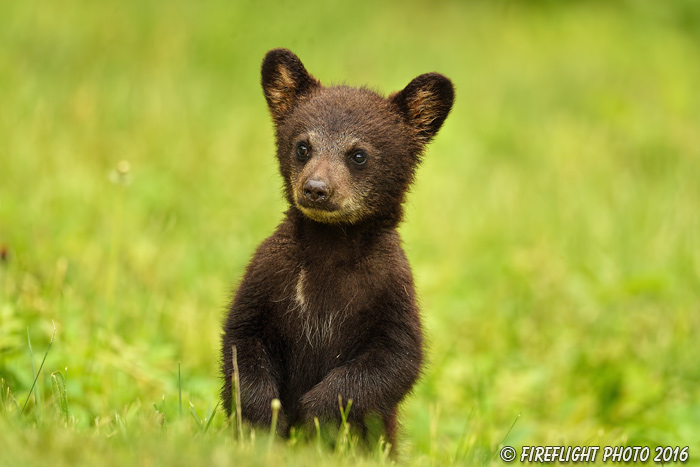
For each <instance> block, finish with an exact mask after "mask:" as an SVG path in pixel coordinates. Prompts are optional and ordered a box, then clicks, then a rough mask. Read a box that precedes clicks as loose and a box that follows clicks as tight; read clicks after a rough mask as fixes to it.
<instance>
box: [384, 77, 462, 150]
mask: <svg viewBox="0 0 700 467" xmlns="http://www.w3.org/2000/svg"><path fill="white" fill-rule="evenodd" d="M454 98H455V91H454V87H453V86H452V81H450V80H449V79H448V78H447V77H445V76H443V75H441V74H439V73H426V74H424V75H420V76H418V77H417V78H415V79H414V80H413V81H411V82H410V83H408V86H406V87H405V88H404V89H403V90H402V91H399V92H397V93H395V94H392V95H391V96H389V101H390V102H391V103H392V104H394V105H395V106H396V107H397V108H398V110H399V112H400V113H401V115H402V116H403V117H404V121H405V122H406V123H407V124H408V125H409V126H410V127H411V128H412V129H413V130H414V131H415V135H416V138H417V139H418V141H419V143H420V144H427V143H428V142H429V141H430V140H431V139H433V137H434V136H435V135H436V134H437V132H438V130H439V129H440V127H441V126H442V123H443V122H444V121H445V119H446V118H447V114H449V113H450V109H452V103H453V102H454Z"/></svg>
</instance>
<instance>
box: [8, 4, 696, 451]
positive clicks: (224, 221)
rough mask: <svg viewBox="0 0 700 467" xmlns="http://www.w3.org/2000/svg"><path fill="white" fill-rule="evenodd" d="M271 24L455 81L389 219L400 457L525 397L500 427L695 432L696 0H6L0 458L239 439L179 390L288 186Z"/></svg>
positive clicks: (542, 433) (608, 436)
mask: <svg viewBox="0 0 700 467" xmlns="http://www.w3.org/2000/svg"><path fill="white" fill-rule="evenodd" d="M280 46H283V47H288V48H290V49H292V50H293V51H294V52H295V53H297V54H298V55H299V56H300V58H301V59H302V61H303V62H304V63H305V65H306V67H307V68H308V69H309V71H310V72H311V73H313V74H314V75H315V76H316V77H318V78H319V79H320V80H321V81H322V82H324V83H326V84H330V83H341V82H345V83H348V84H351V85H365V84H367V85H369V86H371V87H372V88H374V89H377V90H379V91H380V92H382V93H385V94H388V93H389V92H392V91H395V90H399V89H401V88H402V87H403V86H405V85H406V84H407V83H408V82H409V81H410V80H411V79H412V78H414V77H415V76H417V75H418V74H421V73H424V72H429V71H439V72H441V73H443V74H445V75H447V76H448V77H450V78H451V79H452V80H453V81H454V83H455V86H456V90H457V99H456V103H455V107H454V109H453V111H452V114H451V115H450V117H449V118H448V119H447V121H446V123H445V125H444V127H443V129H442V130H441V132H440V133H439V135H438V136H437V138H436V140H435V142H434V143H433V144H432V145H431V147H430V148H429V150H428V153H427V155H426V157H425V161H424V164H423V166H422V167H421V169H420V171H419V174H418V178H417V182H416V184H415V186H414V188H413V190H412V193H411V194H410V196H409V198H408V203H407V215H406V220H405V223H404V224H403V225H402V227H401V233H402V236H403V239H404V242H405V249H406V251H407V254H408V256H409V259H410V261H411V263H412V265H413V270H414V274H415V276H416V283H417V289H418V292H419V295H420V297H421V302H422V308H423V314H424V319H425V324H426V330H427V337H428V341H429V358H430V363H429V365H428V366H427V367H426V370H425V375H424V377H423V379H422V381H421V383H420V384H419V385H418V386H417V388H416V390H415V394H414V395H413V396H412V397H410V398H409V399H407V401H406V402H405V404H404V405H403V422H404V430H403V431H404V433H403V438H404V439H403V444H402V450H403V452H404V454H403V456H404V457H403V459H404V460H405V461H407V462H411V463H433V464H435V463H449V462H455V463H461V462H464V463H478V464H489V463H494V464H500V463H501V462H500V460H499V459H498V458H497V457H495V458H494V455H495V454H496V453H497V448H498V447H499V445H500V444H499V443H501V442H502V441H503V440H504V437H506V433H508V430H509V428H510V427H511V425H512V424H513V421H514V420H516V418H517V417H518V415H520V417H519V418H518V419H517V422H516V424H515V426H514V427H513V429H512V431H511V432H510V433H509V434H508V436H507V440H506V441H507V442H506V443H505V444H510V445H513V446H516V447H517V448H518V449H519V446H521V445H545V444H550V445H551V444H566V445H580V444H591V445H606V444H630V445H640V444H641V445H648V446H652V447H653V446H656V445H672V446H676V445H681V446H685V445H690V446H691V459H692V458H693V457H695V456H700V434H699V433H700V431H699V428H700V363H699V362H700V350H699V349H700V347H699V346H698V336H700V305H699V304H700V215H699V213H700V123H699V122H700V97H699V96H700V93H699V92H698V89H699V88H698V86H699V83H700V4H699V3H697V2H695V1H690V0H688V1H675V2H641V1H631V0H630V1H627V2H625V1H580V2H574V1H572V2H563V1H559V2H556V1H493V2H486V1H474V2H466V1H464V2H458V1H442V0H435V1H431V2H419V1H415V0H409V1H403V2H398V1H395V2H371V1H355V2H352V3H344V2H338V1H327V2H322V1H311V2H291V1H282V2H272V1H257V2H252V1H249V2H243V1H236V2H231V1H209V0H207V1H200V2H185V1H167V2H166V1H161V2H157V1H137V0H133V1H116V0H105V1H100V2H89V1H83V2H81V1H75V0H56V1H43V2H37V1H10V0H0V249H2V251H0V254H1V255H2V259H0V377H1V378H3V379H4V383H3V396H2V397H3V398H2V409H0V414H3V415H2V416H0V430H1V431H2V436H0V448H1V449H0V450H2V451H4V456H5V457H4V461H0V464H2V463H3V462H5V463H6V464H7V465H10V464H15V463H19V462H22V463H25V464H32V463H40V460H41V459H42V457H41V456H42V455H44V456H45V455H49V454H50V455H51V456H52V457H53V458H54V462H55V463H56V464H58V465H62V463H64V462H65V463H70V462H73V461H75V460H76V459H78V460H82V461H84V462H90V459H93V458H95V459H97V458H99V459H101V461H104V462H107V463H110V462H113V463H115V464H123V463H124V462H128V461H129V459H132V457H129V456H133V459H138V460H140V461H143V462H145V463H152V464H158V463H174V464H179V463H182V464H191V463H194V462H198V461H199V462H202V463H207V464H212V465H214V464H227V463H230V461H231V459H232V458H238V459H240V458H241V457H240V456H242V455H243V454H241V453H242V452H243V451H242V448H241V447H240V446H239V445H236V444H235V443H231V442H230V438H231V436H230V433H229V432H228V431H227V428H226V427H227V425H226V423H225V421H224V418H223V416H222V415H221V414H220V413H219V414H218V415H216V417H215V418H214V423H213V426H214V427H215V429H214V430H210V431H209V432H208V433H207V435H206V436H205V435H203V434H201V433H200V431H198V425H197V422H196V421H195V420H194V417H189V415H188V414H187V412H188V411H189V405H188V402H192V404H193V405H194V406H195V408H196V410H197V411H198V413H199V416H200V417H202V418H203V413H204V412H206V411H207V408H209V410H211V408H213V406H214V405H215V404H216V401H217V392H218V388H219V386H220V380H219V375H218V346H219V334H220V326H221V320H222V318H223V315H224V312H225V308H226V306H227V303H228V300H229V297H230V294H231V292H232V291H233V290H235V286H236V283H237V281H238V280H239V278H240V277H241V274H242V273H243V270H244V268H245V265H246V264H247V261H248V259H249V258H250V256H251V254H252V253H253V251H254V250H255V248H256V246H257V244H258V243H259V242H261V241H262V240H263V239H264V238H265V237H266V236H267V235H269V234H270V233H271V232H272V230H273V229H274V227H275V226H276V224H277V223H278V222H279V221H280V219H281V217H282V212H283V210H284V209H285V204H284V201H283V198H282V194H281V186H282V185H281V181H280V177H279V175H278V173H277V167H276V162H275V158H274V147H273V131H272V125H271V122H270V118H269V116H268V113H267V108H266V105H265V101H264V99H263V97H262V92H261V90H260V86H259V79H260V78H259V66H260V62H261V60H262V57H263V55H264V54H265V52H266V51H267V50H268V49H271V48H274V47H280ZM3 252H4V253H3ZM52 320H53V321H54V322H55V324H56V328H57V333H56V338H55V341H54V343H53V346H52V348H51V351H50V352H49V354H48V357H47V359H46V363H45V366H44V369H43V372H42V374H41V376H40V378H39V379H38V382H37V387H38V393H39V396H40V397H39V403H38V404H37V401H36V398H35V396H32V397H31V398H30V401H29V403H28V406H27V409H26V411H25V413H24V415H22V416H18V411H19V410H18V408H21V407H22V405H23V403H24V401H25V399H26V397H27V395H28V394H29V389H30V387H31V385H32V382H33V379H34V377H33V371H32V363H31V360H30V351H29V347H28V342H27V330H28V332H29V335H30V336H31V342H32V348H33V359H34V364H35V366H36V367H37V368H38V366H39V364H40V363H41V358H42V357H43V355H44V352H45V350H46V348H47V346H48V344H49V339H50V337H51V334H52V332H53V327H52ZM178 362H181V371H182V376H181V384H179V383H178ZM56 371H61V373H62V374H63V375H64V376H65V378H66V384H67V396H68V403H69V408H70V413H71V415H72V421H71V422H70V423H69V424H68V426H67V427H66V426H64V424H61V423H55V422H53V420H55V419H56V410H54V408H53V406H52V401H53V399H54V396H53V394H54V393H53V392H52V388H51V377H50V375H51V373H53V372H56ZM179 386H181V387H182V391H183V396H182V397H183V405H184V407H185V408H184V409H183V410H184V411H185V417H189V418H185V417H183V418H182V419H181V418H180V417H179V408H178V390H179ZM8 387H9V392H7V390H8ZM163 396H164V397H165V403H164V409H165V410H164V412H165V420H166V424H168V426H169V427H170V428H169V429H170V431H169V432H168V433H169V435H165V436H163V435H162V434H161V433H160V431H159V430H160V429H159V428H156V424H155V423H150V420H151V419H150V417H151V416H152V414H153V413H154V409H153V403H157V404H158V406H159V407H160V406H161V403H162V397H163ZM13 400H16V401H17V405H15V404H14V402H12V401H13ZM204 415H206V414H204ZM115 433H116V434H117V435H116V436H113V435H115ZM287 451H292V452H291V453H290V452H287ZM245 452H246V455H249V456H251V457H250V458H249V460H250V461H251V462H253V461H256V459H257V460H260V459H259V458H257V457H256V456H257V454H256V453H255V452H254V451H250V450H248V451H245ZM299 452H301V454H294V449H292V448H282V449H280V450H279V451H278V452H277V454H276V455H277V456H281V457H278V458H279V459H283V460H285V461H287V462H290V463H294V462H299V463H303V462H306V461H308V456H310V455H312V454H309V453H308V452H306V451H303V450H302V451H299ZM260 455H261V456H262V454H260ZM265 455H269V453H268V454H265ZM313 455H316V454H313ZM318 455H322V454H318ZM236 456H238V457H236ZM295 456H297V457H295ZM267 459H268V460H269V458H267ZM276 459H277V458H276ZM348 459H349V458H348V457H347V456H345V457H343V456H337V455H336V456H335V457H332V458H328V459H326V461H328V462H330V461H331V460H333V461H336V462H339V463H343V462H347V461H348ZM367 462H370V460H367ZM15 465H16V464H15Z"/></svg>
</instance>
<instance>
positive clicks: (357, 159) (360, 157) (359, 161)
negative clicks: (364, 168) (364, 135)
mask: <svg viewBox="0 0 700 467" xmlns="http://www.w3.org/2000/svg"><path fill="white" fill-rule="evenodd" d="M350 159H351V160H352V161H353V162H354V163H355V164H356V165H363V164H364V163H365V162H367V154H366V153H365V152H363V151H357V152H354V153H353V154H352V156H351V157H350Z"/></svg>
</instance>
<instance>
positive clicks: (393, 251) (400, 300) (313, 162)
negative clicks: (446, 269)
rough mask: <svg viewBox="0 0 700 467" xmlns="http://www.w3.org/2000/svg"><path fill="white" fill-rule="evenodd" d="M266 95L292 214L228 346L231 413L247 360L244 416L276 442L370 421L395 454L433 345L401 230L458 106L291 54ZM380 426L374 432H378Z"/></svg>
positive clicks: (237, 313) (278, 66) (266, 253)
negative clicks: (329, 78) (341, 74)
mask: <svg viewBox="0 0 700 467" xmlns="http://www.w3.org/2000/svg"><path fill="white" fill-rule="evenodd" d="M262 87H263V91H264V95H265V99H266V100H267V105H268V107H269V109H270V113H271V114H272V119H273V122H274V125H275V129H276V142H277V159H278V162H279V168H280V172H281V174H282V178H283V180H284V194H285V197H286V199H287V201H288V202H289V209H288V210H287V212H286V214H285V218H284V220H283V221H282V223H281V224H280V225H279V226H278V228H277V230H276V231H275V232H274V233H273V234H272V235H271V236H270V237H269V238H267V239H266V240H265V241H264V242H263V243H262V244H261V245H260V247H259V248H258V250H257V252H256V253H255V255H254V256H253V259H252V260H251V262H250V264H249V265H248V268H247V270H246V273H245V276H244V278H243V280H242V282H241V284H240V286H239V288H238V290H237V292H236V295H235V298H234V300H233V303H232V304H231V306H230V310H229V314H228V318H227V320H226V322H225V324H224V329H223V338H222V362H223V364H222V366H223V367H222V371H223V377H224V387H223V390H222V401H223V404H224V407H225V408H226V410H227V412H228V413H229V414H230V413H231V410H232V391H233V388H232V382H231V381H232V376H233V348H234V346H235V348H236V354H237V357H236V358H237V366H238V373H239V375H238V376H239V381H240V385H239V386H240V388H239V389H240V394H241V397H240V402H241V410H242V416H243V418H244V419H245V420H247V421H248V422H249V423H251V424H253V425H257V426H265V427H268V428H269V425H270V423H271V420H272V409H271V402H272V400H273V399H279V400H280V401H281V405H282V408H281V409H280V411H279V417H278V426H277V431H278V433H280V434H281V435H283V436H286V435H289V432H290V430H291V428H292V427H298V428H299V429H305V428H307V429H308V428H310V427H313V425H314V418H318V419H319V420H321V421H322V422H326V424H330V425H334V424H337V422H338V421H339V420H340V410H339V398H340V400H342V401H343V405H344V404H345V403H346V402H347V401H348V400H352V404H351V408H350V411H349V413H348V420H349V423H350V425H351V426H353V427H354V428H357V429H358V430H359V431H358V433H360V434H361V435H362V436H364V437H365V438H366V439H367V438H368V437H369V436H370V435H369V434H368V433H369V431H371V430H369V428H368V427H369V426H370V420H378V421H379V422H380V423H379V424H378V426H379V431H380V432H381V433H382V434H384V436H385V439H386V440H387V441H388V442H389V443H391V444H392V445H395V444H396V430H397V407H398V404H399V402H401V400H402V399H403V398H404V396H406V394H408V393H409V392H410V390H411V388H412V387H413V385H414V384H415V382H416V380H417V379H418V377H419V375H420V371H421V363H422V361H423V337H422V330H421V322H420V316H419V310H418V306H417V303H416V298H415V292H414V288H413V277H412V274H411V270H410V266H409V264H408V261H407V260H406V256H405V254H404V252H403V249H402V248H401V241H400V238H399V235H398V233H397V231H396V227H397V225H398V224H399V222H400V221H401V218H402V204H403V202H404V198H405V195H406V192H407V190H408V188H409V185H410V184H411V182H412V181H413V178H414V173H415V170H416V167H417V166H418V164H419V162H420V158H421V154H422V152H423V150H424V148H425V147H426V145H427V143H428V142H430V140H431V139H432V138H433V137H434V136H435V134H436V133H437V131H438V130H439V129H440V127H441V126H442V123H443V122H444V121H445V118H446V117H447V115H448V113H449V112H450V109H451V108H452V103H453V100H454V89H453V86H452V83H451V81H450V80H449V79H447V78H446V77H445V76H443V75H440V74H438V73H427V74H423V75H420V76H418V77H417V78H415V79H414V80H413V81H411V82H410V83H409V84H408V85H407V86H406V87H405V88H404V89H403V90H401V91H399V92H396V93H393V94H391V95H390V96H388V97H386V98H385V97H382V96H381V95H379V94H377V93H375V92H373V91H370V90H368V89H365V88H352V87H348V86H332V87H326V86H323V85H322V84H321V83H320V82H319V81H318V80H317V79H316V78H314V77H313V76H312V75H310V74H309V73H308V72H307V71H306V69H305V68H304V65H303V64H302V63H301V61H300V60H299V58H298V57H297V56H296V55H294V54H293V53H292V52H290V51H289V50H286V49H274V50H271V51H270V52H268V53H267V55H266V56H265V59H264V60H263V64H262ZM372 426H374V425H372Z"/></svg>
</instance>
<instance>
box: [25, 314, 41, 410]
mask: <svg viewBox="0 0 700 467" xmlns="http://www.w3.org/2000/svg"><path fill="white" fill-rule="evenodd" d="M27 345H29V358H30V360H31V361H32V375H34V380H38V375H37V373H36V366H35V365H34V350H33V349H32V338H31V337H30V336H29V326H27ZM29 394H31V392H30V393H29ZM39 394H40V393H39V388H38V387H36V386H35V387H34V398H35V399H36V408H37V410H38V412H39V418H41V396H40V395H39Z"/></svg>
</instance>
